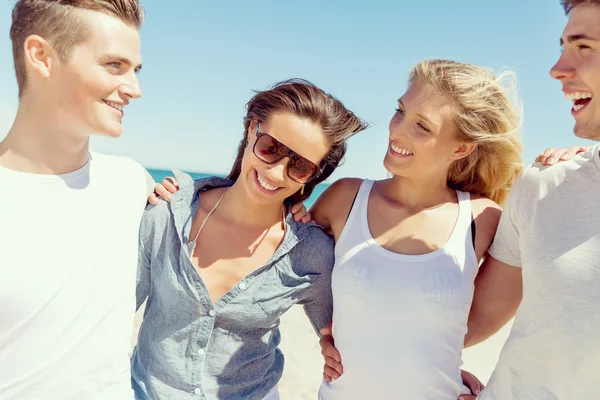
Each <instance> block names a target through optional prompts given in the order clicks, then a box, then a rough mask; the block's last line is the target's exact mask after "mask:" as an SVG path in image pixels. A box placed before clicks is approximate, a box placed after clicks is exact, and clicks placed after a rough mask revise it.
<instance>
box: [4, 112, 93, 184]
mask: <svg viewBox="0 0 600 400" xmlns="http://www.w3.org/2000/svg"><path fill="white" fill-rule="evenodd" d="M41 120H42V118H39V116H36V115H35V114H31V113H27V112H25V111H23V110H22V109H21V108H20V109H19V112H17V116H16V118H15V122H14V124H13V126H12V128H11V129H10V131H9V132H8V135H7V136H6V138H5V139H4V140H3V141H2V142H0V166H1V167H5V168H8V169H12V170H15V171H20V172H27V173H32V174H43V175H61V174H66V173H69V172H73V171H76V170H78V169H79V168H81V167H83V166H84V165H85V163H86V162H87V161H88V157H89V138H88V137H86V136H74V135H69V134H65V132H61V131H59V130H57V129H56V128H53V126H54V124H44V123H43V121H41Z"/></svg>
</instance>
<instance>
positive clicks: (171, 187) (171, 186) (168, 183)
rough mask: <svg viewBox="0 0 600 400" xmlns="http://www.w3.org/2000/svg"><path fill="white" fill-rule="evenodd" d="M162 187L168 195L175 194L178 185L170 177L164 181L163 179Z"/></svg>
mask: <svg viewBox="0 0 600 400" xmlns="http://www.w3.org/2000/svg"><path fill="white" fill-rule="evenodd" d="M162 185H163V186H164V188H165V189H167V190H168V191H169V193H175V192H176V191H178V190H179V185H178V184H177V181H176V180H175V178H171V177H170V176H167V177H166V178H165V179H163V181H162Z"/></svg>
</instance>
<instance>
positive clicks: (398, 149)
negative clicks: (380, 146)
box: [392, 143, 413, 156]
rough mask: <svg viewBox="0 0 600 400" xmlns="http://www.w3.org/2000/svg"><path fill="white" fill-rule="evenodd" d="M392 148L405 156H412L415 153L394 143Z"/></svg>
mask: <svg viewBox="0 0 600 400" xmlns="http://www.w3.org/2000/svg"><path fill="white" fill-rule="evenodd" d="M392 150H394V151H395V152H396V153H399V154H402V155H404V156H412V155H413V153H411V152H410V151H408V150H406V149H403V148H401V147H398V146H397V145H395V144H394V143H392Z"/></svg>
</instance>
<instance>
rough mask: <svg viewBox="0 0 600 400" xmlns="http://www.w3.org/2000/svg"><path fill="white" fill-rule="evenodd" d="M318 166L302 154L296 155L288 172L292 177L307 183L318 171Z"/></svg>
mask: <svg viewBox="0 0 600 400" xmlns="http://www.w3.org/2000/svg"><path fill="white" fill-rule="evenodd" d="M317 169H318V167H317V166H316V165H315V164H313V163H312V162H310V161H308V160H307V159H306V158H304V157H301V156H296V157H294V160H293V162H290V165H289V167H288V173H289V175H290V178H292V179H294V180H296V181H298V182H301V183H306V182H307V181H308V180H309V179H310V178H312V177H313V176H314V175H315V173H316V172H317Z"/></svg>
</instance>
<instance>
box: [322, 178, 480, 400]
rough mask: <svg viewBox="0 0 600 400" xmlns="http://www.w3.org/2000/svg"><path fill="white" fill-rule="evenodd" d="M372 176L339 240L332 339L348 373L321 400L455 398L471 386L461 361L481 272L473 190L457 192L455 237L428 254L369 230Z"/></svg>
mask: <svg viewBox="0 0 600 400" xmlns="http://www.w3.org/2000/svg"><path fill="white" fill-rule="evenodd" d="M372 186H373V181H366V180H365V181H364V182H363V183H362V185H361V187H360V189H359V191H358V194H357V197H356V200H355V203H354V206H353V207H352V210H351V212H350V215H349V217H348V221H347V222H346V226H345V227H344V230H343V231H342V234H341V235H340V238H339V240H338V242H337V243H336V246H335V267H334V269H333V275H332V290H333V305H334V312H333V337H334V338H335V345H336V347H337V349H338V350H339V351H340V353H341V357H342V364H343V366H344V373H343V375H342V376H341V377H340V378H338V379H337V380H335V381H334V382H332V383H327V382H323V384H322V385H321V389H320V398H321V399H322V400H353V399H357V400H358V399H360V400H364V399H377V400H386V399H394V400H396V399H400V398H402V399H432V400H434V399H435V400H444V399H448V400H456V398H457V397H458V396H459V395H461V394H465V393H469V390H468V389H467V388H466V387H464V386H463V385H462V379H461V377H460V367H461V365H462V360H461V355H462V349H463V341H464V337H465V334H466V332H467V318H468V315H469V309H470V306H471V301H472V298H473V289H474V279H475V275H476V274H477V270H478V265H479V264H478V262H477V257H476V256H475V251H474V248H473V242H472V236H471V221H472V219H471V218H472V214H471V202H470V195H469V193H465V192H460V191H457V195H458V204H459V213H458V218H457V221H456V224H455V227H454V229H453V231H452V234H451V235H450V238H449V239H448V241H447V242H446V244H444V246H442V247H441V248H440V249H438V250H436V251H434V252H431V253H428V254H424V255H404V254H398V253H394V252H391V251H389V250H386V249H384V248H383V247H381V246H379V245H378V244H377V243H376V242H375V240H374V239H373V237H372V236H371V232H370V231H369V224H368V220H367V206H368V203H369V193H370V192H371V187H372Z"/></svg>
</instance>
